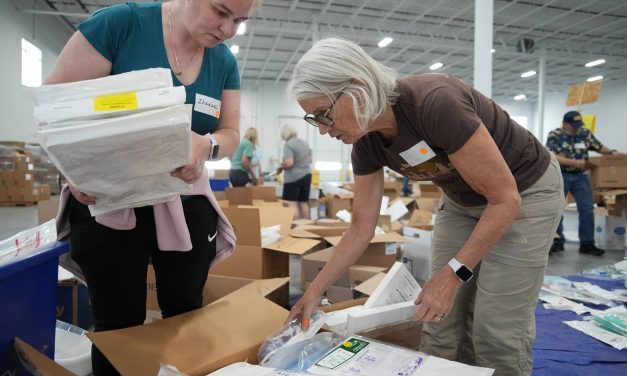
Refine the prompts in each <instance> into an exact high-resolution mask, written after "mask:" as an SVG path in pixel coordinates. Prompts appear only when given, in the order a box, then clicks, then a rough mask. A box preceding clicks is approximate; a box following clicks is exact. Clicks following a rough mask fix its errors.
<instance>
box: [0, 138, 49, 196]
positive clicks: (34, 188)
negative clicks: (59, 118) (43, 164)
mask: <svg viewBox="0 0 627 376" xmlns="http://www.w3.org/2000/svg"><path fill="white" fill-rule="evenodd" d="M35 176H36V174H35V163H34V158H33V155H32V154H31V152H30V151H29V150H28V149H27V148H26V144H25V143H23V142H14V141H6V142H0V203H1V204H8V205H32V204H34V203H36V202H38V201H43V200H48V199H49V198H50V185H48V184H42V183H41V181H37V180H36V179H35Z"/></svg>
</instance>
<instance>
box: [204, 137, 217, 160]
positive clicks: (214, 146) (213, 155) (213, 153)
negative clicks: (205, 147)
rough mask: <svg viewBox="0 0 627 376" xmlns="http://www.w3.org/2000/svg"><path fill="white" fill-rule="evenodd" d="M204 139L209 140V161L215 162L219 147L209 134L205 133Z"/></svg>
mask: <svg viewBox="0 0 627 376" xmlns="http://www.w3.org/2000/svg"><path fill="white" fill-rule="evenodd" d="M205 137H207V138H208V139H210V140H211V153H210V154H209V160H210V161H215V160H216V159H218V150H220V145H219V144H218V141H217V140H216V138H215V137H213V136H212V135H211V134H210V133H207V134H206V135H205Z"/></svg>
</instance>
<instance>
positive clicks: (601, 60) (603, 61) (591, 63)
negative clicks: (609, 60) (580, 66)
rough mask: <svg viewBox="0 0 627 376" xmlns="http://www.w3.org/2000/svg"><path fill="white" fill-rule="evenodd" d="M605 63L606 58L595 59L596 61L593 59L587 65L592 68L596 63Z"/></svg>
mask: <svg viewBox="0 0 627 376" xmlns="http://www.w3.org/2000/svg"><path fill="white" fill-rule="evenodd" d="M603 63H605V59H599V60H595V61H591V62H588V63H586V67H588V68H590V67H594V66H596V65H601V64H603Z"/></svg>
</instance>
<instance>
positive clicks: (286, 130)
mask: <svg viewBox="0 0 627 376" xmlns="http://www.w3.org/2000/svg"><path fill="white" fill-rule="evenodd" d="M296 136H298V132H296V129H294V127H292V126H291V125H289V124H283V126H282V127H281V139H282V140H283V141H287V140H289V139H290V138H292V137H296Z"/></svg>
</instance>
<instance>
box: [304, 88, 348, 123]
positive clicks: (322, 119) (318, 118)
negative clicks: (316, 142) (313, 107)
mask: <svg viewBox="0 0 627 376" xmlns="http://www.w3.org/2000/svg"><path fill="white" fill-rule="evenodd" d="M342 94H344V92H343V91H342V92H341V93H340V95H338V96H337V97H336V98H335V100H334V101H333V103H331V107H329V108H327V110H326V111H325V112H324V114H320V115H313V114H307V115H305V116H303V119H305V121H306V122H308V123H309V124H311V125H313V126H314V127H316V128H317V127H319V126H320V124H322V125H324V126H325V127H327V128H332V127H333V119H331V118H329V116H328V115H329V112H331V110H332V109H333V106H335V103H337V101H338V100H339V99H340V97H341V96H342Z"/></svg>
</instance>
